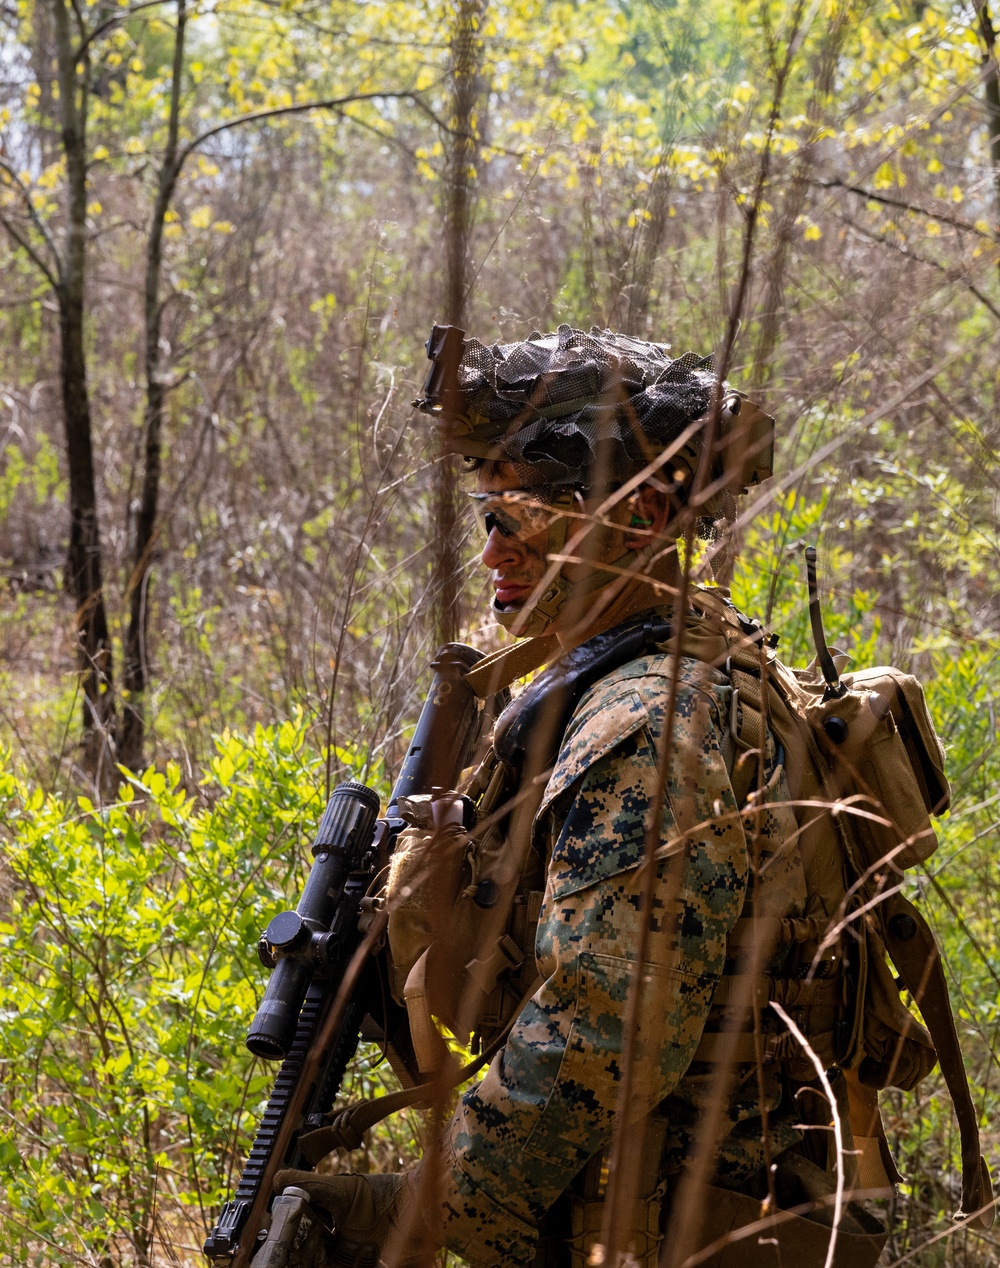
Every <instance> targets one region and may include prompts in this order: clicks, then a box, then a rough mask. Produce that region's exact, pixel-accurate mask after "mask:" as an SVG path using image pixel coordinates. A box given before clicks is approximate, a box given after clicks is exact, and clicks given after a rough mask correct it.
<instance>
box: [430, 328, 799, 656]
mask: <svg viewBox="0 0 1000 1268" xmlns="http://www.w3.org/2000/svg"><path fill="white" fill-rule="evenodd" d="M427 355H428V357H429V358H430V360H431V368H430V370H429V372H428V375H427V379H426V382H425V383H424V387H423V391H422V394H421V396H420V397H419V398H418V399H417V400H416V401H414V402H413V403H414V405H415V407H416V408H417V409H419V410H421V411H423V412H424V413H426V414H430V415H431V416H433V417H434V418H435V419H436V420H437V423H438V427H439V432H440V436H441V440H442V443H443V446H444V448H445V450H446V451H449V452H452V453H456V454H461V455H462V456H464V457H466V458H468V459H471V460H473V461H474V462H477V463H478V462H482V461H497V462H503V463H507V464H509V465H510V466H511V467H513V469H514V472H515V475H516V477H517V478H518V480H519V482H520V483H521V484H522V485H523V486H524V487H525V488H526V489H530V490H532V491H537V492H538V495H539V497H542V498H544V500H545V501H546V502H547V503H548V504H549V505H551V506H555V507H559V506H562V505H565V506H569V504H570V503H571V502H572V500H573V499H574V497H584V498H586V497H593V496H595V495H596V496H602V497H603V496H607V494H608V492H609V491H612V490H614V489H616V488H619V487H621V486H622V485H624V484H626V483H627V482H629V481H631V480H633V478H634V477H636V476H638V475H639V474H640V473H644V472H647V471H648V472H649V473H650V474H655V473H656V472H658V471H659V470H660V469H661V468H662V467H664V466H665V465H666V464H667V463H669V474H670V478H669V479H668V483H672V484H673V485H674V486H675V487H676V485H677V483H678V482H680V483H684V482H685V481H686V483H687V490H686V492H687V494H690V491H691V484H692V482H693V480H694V478H695V474H696V473H697V474H698V483H699V486H700V487H699V489H698V491H697V493H696V501H697V512H698V517H699V521H700V522H701V523H702V525H703V526H705V527H706V528H707V527H708V526H709V525H711V524H712V523H713V522H715V521H716V520H717V519H718V518H719V516H720V515H722V514H724V512H725V509H726V507H727V505H728V504H730V503H731V501H732V498H733V496H734V495H735V494H737V493H740V492H743V491H745V490H746V489H747V488H748V487H749V486H750V485H752V484H757V483H759V482H760V481H762V480H765V479H767V477H768V476H770V475H771V474H772V466H773V448H774V420H773V418H770V417H769V416H768V415H766V414H764V413H763V412H762V411H761V410H760V409H758V408H757V406H756V405H754V404H753V403H752V402H751V401H749V400H748V398H747V397H745V396H744V395H743V394H742V393H740V392H737V391H734V390H733V389H732V388H731V387H730V386H729V384H728V383H726V382H720V381H719V379H718V377H717V375H716V372H715V363H714V359H713V358H712V357H702V356H699V355H697V354H695V353H685V354H684V355H683V356H680V357H677V358H671V357H670V355H669V345H667V344H662V343H651V342H647V341H645V340H642V339H636V338H633V337H632V336H629V335H623V334H618V333H616V332H615V331H612V330H602V329H600V328H599V327H597V326H593V327H591V329H590V332H589V333H587V332H585V331H583V330H577V329H575V328H573V327H572V326H569V325H561V326H560V327H559V328H558V329H557V330H556V331H554V332H552V333H550V334H541V333H539V332H537V331H535V332H533V333H532V334H530V335H529V336H528V338H527V339H526V340H524V341H523V342H521V343H507V344H500V343H497V344H491V345H486V344H484V343H482V342H481V341H480V340H478V339H475V338H472V339H467V338H466V337H465V331H464V330H461V329H459V328H458V327H456V326H434V327H433V329H432V330H431V334H430V338H429V339H428V340H427ZM706 444H708V450H707V451H706ZM567 525H568V520H567V518H566V517H565V516H556V517H553V518H552V519H551V521H550V525H549V544H548V554H549V555H550V556H551V555H558V554H560V553H562V552H563V549H564V547H565V544H566V534H567ZM640 553H641V552H636V551H630V552H627V553H626V555H624V556H622V557H621V558H619V559H617V560H615V561H614V565H615V569H616V571H617V572H620V571H621V570H623V569H629V568H635V567H636V566H637V564H639V563H640V562H641V560H640V558H639V556H640ZM607 583H608V575H607V574H606V573H602V572H600V570H596V571H595V574H594V575H592V576H591V577H589V578H588V579H587V580H585V581H583V582H580V581H576V582H573V583H572V585H571V583H570V582H568V581H567V579H566V578H565V577H564V576H563V574H562V572H560V573H559V574H558V575H556V576H555V577H554V578H553V580H552V582H551V584H550V585H549V586H548V588H547V589H546V591H545V593H544V594H542V595H541V596H540V597H539V598H538V600H537V601H536V602H535V604H534V605H533V610H532V615H531V620H530V623H528V624H525V623H524V622H523V621H519V622H518V629H519V632H521V633H526V634H532V635H533V634H538V633H542V632H543V631H544V629H545V628H546V627H547V626H548V625H549V624H551V622H552V621H553V620H554V619H555V616H556V614H557V613H558V612H559V610H560V609H561V607H562V605H563V604H564V603H565V601H566V599H567V598H568V596H569V593H570V590H571V589H572V590H573V592H574V593H575V594H577V595H579V594H581V593H585V592H586V591H588V590H596V589H598V588H600V587H601V586H603V585H606V584H607ZM494 614H495V615H496V617H497V620H498V621H499V622H500V623H501V624H503V625H507V626H508V627H509V626H510V624H511V622H512V621H513V620H514V618H515V616H516V614H507V613H505V612H504V611H503V610H502V609H500V608H498V607H497V606H496V604H495V603H494Z"/></svg>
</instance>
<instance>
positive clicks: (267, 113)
mask: <svg viewBox="0 0 1000 1268" xmlns="http://www.w3.org/2000/svg"><path fill="white" fill-rule="evenodd" d="M361 101H412V102H413V103H414V104H415V105H421V104H422V103H421V101H420V98H419V97H418V96H417V94H416V93H414V92H359V93H350V94H349V95H348V96H346V97H330V98H329V99H327V100H325V101H303V102H299V103H297V104H296V105H294V106H274V107H270V108H268V109H266V110H251V111H249V112H248V113H247V114H240V115H236V116H235V117H234V118H232V119H224V120H223V122H222V123H216V124H214V125H213V126H212V127H211V128H206V129H205V131H204V132H201V133H199V134H198V136H196V137H195V138H194V139H193V140H192V141H189V142H188V143H187V145H185V146H184V148H183V149H182V150H181V152H180V153H179V154H178V155H177V163H176V168H177V174H178V175H179V174H180V170H181V168H182V167H183V166H184V164H185V162H186V161H187V160H188V159H189V158H190V157H191V155H192V154H193V153H194V151H195V150H197V149H198V147H199V146H201V145H204V143H205V142H206V141H208V140H210V139H211V138H212V137H214V136H218V135H219V134H220V133H222V132H229V131H231V130H232V129H233V128H238V127H241V126H242V125H243V124H244V123H258V122H260V121H262V120H264V119H278V118H280V117H281V116H282V115H291V114H304V113H305V112H306V111H308V110H339V109H340V108H341V107H342V106H350V105H353V104H354V103H355V102H361Z"/></svg>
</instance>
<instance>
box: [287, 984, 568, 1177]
mask: <svg viewBox="0 0 1000 1268" xmlns="http://www.w3.org/2000/svg"><path fill="white" fill-rule="evenodd" d="M542 980H543V979H542V978H541V977H540V976H539V977H536V978H535V980H534V981H533V982H532V983H531V985H530V986H529V987H528V989H527V990H526V991H525V992H524V994H523V995H522V996H521V999H520V1000H519V1002H518V1005H517V1007H516V1008H515V1009H514V1011H513V1012H512V1013H511V1016H510V1020H509V1021H508V1022H507V1025H506V1026H504V1028H503V1030H501V1032H500V1033H499V1035H497V1037H496V1039H494V1040H493V1042H492V1043H491V1044H490V1045H489V1047H487V1048H484V1049H483V1051H482V1052H481V1053H480V1054H479V1056H478V1057H476V1058H474V1060H472V1061H470V1062H469V1064H468V1065H465V1066H463V1067H462V1068H461V1069H460V1070H459V1071H458V1073H457V1074H456V1075H455V1077H454V1078H453V1079H451V1080H449V1083H448V1090H450V1089H451V1088H453V1087H458V1086H459V1084H461V1083H464V1082H465V1081H466V1079H470V1078H472V1076H473V1075H474V1074H475V1073H476V1071H477V1070H478V1069H480V1067H482V1066H484V1065H488V1064H489V1063H490V1062H491V1061H492V1060H493V1058H494V1057H495V1056H496V1054H497V1053H498V1052H499V1051H500V1049H501V1048H502V1047H503V1046H504V1044H505V1043H506V1042H507V1036H508V1035H509V1034H510V1030H511V1027H512V1026H513V1025H514V1022H515V1021H516V1020H517V1018H518V1015H519V1014H520V1012H521V1010H522V1009H523V1008H524V1006H525V1004H527V1002H528V1000H529V999H531V997H532V995H534V993H535V991H537V990H538V988H539V987H540V986H541V984H542ZM440 1095H441V1085H440V1083H439V1082H438V1081H437V1080H436V1079H428V1080H427V1082H425V1083H418V1084H417V1085H416V1086H415V1087H404V1088H400V1089H399V1091H398V1092H390V1093H389V1094H388V1095H387V1096H376V1097H372V1098H371V1099H370V1100H367V1101H358V1102H357V1103H356V1104H354V1105H349V1106H348V1107H347V1109H345V1110H341V1112H340V1113H339V1114H338V1115H337V1116H336V1118H334V1120H333V1122H332V1123H330V1125H329V1127H319V1128H317V1129H316V1130H315V1131H311V1132H306V1133H305V1135H303V1136H300V1137H299V1141H298V1146H299V1149H301V1150H302V1153H303V1154H304V1156H305V1157H306V1158H307V1159H308V1161H309V1162H310V1163H311V1164H312V1166H314V1167H315V1165H316V1164H317V1163H318V1162H319V1161H320V1159H321V1158H325V1157H326V1155H327V1154H328V1153H331V1152H332V1151H333V1150H334V1149H360V1148H361V1145H362V1143H363V1142H362V1138H363V1136H364V1134H365V1132H366V1131H368V1129H369V1128H371V1127H374V1126H375V1124H376V1123H381V1122H382V1120H383V1119H384V1118H388V1117H389V1115H390V1114H395V1113H397V1111H399V1110H403V1109H409V1107H410V1106H411V1105H417V1104H418V1103H419V1102H420V1101H431V1100H433V1099H434V1097H435V1096H440Z"/></svg>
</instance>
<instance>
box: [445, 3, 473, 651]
mask: <svg viewBox="0 0 1000 1268" xmlns="http://www.w3.org/2000/svg"><path fill="white" fill-rule="evenodd" d="M485 12H486V0H457V4H456V7H455V23H454V26H453V28H452V43H451V79H452V90H451V91H452V117H451V127H452V135H451V153H450V160H449V164H448V188H447V195H446V197H447V203H446V206H445V261H446V274H445V301H444V308H445V321H446V322H447V323H448V324H449V325H452V326H461V325H462V324H463V319H464V316H465V306H466V297H467V293H468V290H469V285H470V272H471V270H470V267H469V242H470V238H471V234H472V222H473V215H474V210H475V188H474V187H475V179H476V151H477V147H476V105H477V102H478V100H479V97H480V94H481V92H482V84H481V52H482V44H481V42H480V39H479V36H478V31H479V26H480V23H481V22H482V19H483V16H484V15H485ZM459 479H460V467H459V463H458V460H457V459H456V458H455V457H454V456H452V455H448V454H444V453H441V454H440V455H439V459H438V464H437V473H436V479H435V498H434V500H435V511H436V514H435V534H434V579H433V588H434V624H435V627H436V630H437V639H438V642H439V643H451V642H454V640H455V639H456V638H457V637H458V631H459V629H460V626H461V562H462V561H461V555H460V536H461V534H460V527H461V525H460V522H459V513H458V488H457V486H458V483H459Z"/></svg>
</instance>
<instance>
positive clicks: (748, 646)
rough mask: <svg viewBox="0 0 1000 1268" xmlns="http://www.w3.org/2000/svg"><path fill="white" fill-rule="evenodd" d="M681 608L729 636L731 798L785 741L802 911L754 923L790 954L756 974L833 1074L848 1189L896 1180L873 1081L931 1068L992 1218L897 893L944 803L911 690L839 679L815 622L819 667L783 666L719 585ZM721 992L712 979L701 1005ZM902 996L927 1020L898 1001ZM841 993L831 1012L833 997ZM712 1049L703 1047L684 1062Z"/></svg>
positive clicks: (920, 948) (921, 704) (786, 1052)
mask: <svg viewBox="0 0 1000 1268" xmlns="http://www.w3.org/2000/svg"><path fill="white" fill-rule="evenodd" d="M692 605H693V607H694V608H695V609H696V610H699V611H701V612H702V613H703V614H704V616H705V617H706V618H707V619H708V621H709V622H710V624H711V625H712V627H713V631H719V632H721V634H722V636H723V638H724V640H725V643H726V648H727V655H726V660H725V668H726V671H727V672H728V674H729V677H730V680H731V682H732V686H733V706H732V712H731V719H730V720H731V729H730V736H731V742H732V744H733V746H734V749H735V763H734V767H733V775H732V782H733V787H734V791H735V792H736V795H737V800H738V801H740V803H741V804H745V803H747V802H752V799H753V797H754V792H755V789H754V780H755V778H756V775H757V769H758V764H757V761H756V755H757V754H758V753H760V752H761V751H762V747H763V744H764V737H765V732H766V730H767V729H769V730H770V731H771V733H772V735H773V737H774V739H775V742H776V743H778V744H780V745H781V747H782V749H783V750H784V764H785V774H786V778H787V781H788V786H789V791H790V793H791V797H792V801H793V807H794V811H795V816H796V821H797V823H798V826H799V840H798V850H799V855H800V858H801V861H802V867H803V873H804V878H805V886H806V907H805V915H804V917H803V918H799V919H784V920H777V921H775V922H774V924H775V925H776V927H775V928H772V929H769V930H765V931H763V933H762V931H761V930H760V929H759V928H758V929H757V930H756V936H757V937H761V936H764V937H765V938H767V939H768V941H769V945H770V946H771V947H772V948H773V949H774V950H776V951H778V952H780V951H781V950H782V949H787V950H790V951H793V952H794V954H792V955H791V956H790V957H788V958H787V959H786V964H787V966H788V967H787V968H786V972H787V973H788V976H784V975H783V974H773V975H771V973H773V970H772V971H771V973H769V972H768V971H765V974H764V983H762V984H761V987H762V989H761V995H760V996H759V998H761V999H762V1002H764V1001H765V1000H773V999H778V1000H781V998H782V997H783V996H787V997H788V998H790V999H793V1000H794V1008H791V1009H790V1011H792V1012H793V1013H794V1015H795V1018H796V1021H797V1024H798V1027H799V1029H800V1030H801V1031H802V1032H803V1033H804V1035H805V1037H806V1038H807V1039H808V1041H809V1046H810V1048H811V1049H812V1050H813V1052H814V1053H815V1054H816V1055H817V1056H818V1057H819V1058H820V1059H821V1060H822V1061H823V1063H824V1064H825V1065H826V1066H827V1067H837V1068H839V1069H840V1070H842V1071H843V1073H844V1075H845V1080H846V1084H847V1092H848V1104H849V1112H850V1122H851V1129H852V1135H853V1137H854V1144H855V1148H856V1149H857V1150H858V1157H857V1164H856V1170H855V1175H854V1177H853V1179H854V1182H855V1184H856V1186H857V1187H859V1188H865V1189H880V1188H883V1187H885V1186H887V1185H889V1184H892V1183H895V1182H896V1181H898V1180H899V1179H900V1178H901V1177H900V1176H899V1175H898V1173H897V1171H896V1169H895V1166H894V1164H893V1161H892V1158H891V1155H890V1153H889V1149H888V1145H887V1143H886V1139H885V1132H884V1128H883V1125H882V1119H881V1115H880V1113H879V1108H878V1096H877V1094H878V1091H879V1090H881V1089H882V1088H886V1087H895V1088H899V1089H901V1090H903V1091H910V1090H912V1089H913V1088H914V1087H915V1086H916V1085H917V1084H918V1083H919V1082H920V1080H921V1079H922V1078H924V1077H925V1076H926V1075H927V1074H928V1073H929V1072H930V1071H931V1070H932V1069H933V1067H934V1065H935V1064H936V1063H938V1062H940V1065H941V1071H942V1074H943V1075H944V1079H945V1083H946V1084H947V1087H948V1091H949V1093H950V1095H951V1098H952V1101H953V1103H954V1105H955V1113H956V1117H957V1119H958V1126H959V1133H960V1139H961V1154H962V1214H963V1215H965V1216H970V1217H972V1216H974V1217H975V1218H974V1219H973V1220H972V1222H973V1223H974V1224H977V1225H978V1226H979V1227H984V1228H985V1227H989V1226H990V1225H991V1224H992V1222H993V1208H992V1205H990V1204H991V1203H992V1186H991V1182H990V1175H989V1170H988V1168H987V1165H986V1161H985V1159H984V1158H983V1157H982V1156H981V1153H980V1145H979V1127H978V1118H977V1115H976V1111H975V1106H974V1104H973V1101H972V1095H971V1091H970V1089H969V1083H968V1078H967V1075H966V1070H965V1063H964V1060H963V1057H962V1052H961V1046H960V1043H959V1038H958V1032H957V1029H956V1025H955V1018H954V1014H953V1012H952V1009H951V1004H950V1001H949V998H948V988H947V982H946V980H945V976H944V971H943V968H942V964H941V957H940V953H939V951H938V947H937V943H936V941H935V938H934V934H933V933H932V931H931V929H930V927H929V926H928V924H927V922H926V921H925V920H924V918H923V916H922V915H921V914H920V912H919V911H918V910H917V908H916V907H915V906H914V905H913V904H912V903H911V902H910V901H909V900H908V899H907V898H906V897H905V896H904V895H903V893H902V892H901V887H902V883H903V879H904V873H905V871H906V870H907V869H908V868H912V867H915V866H918V865H919V864H921V863H923V862H925V861H926V860H927V859H928V858H929V857H930V856H931V855H932V854H933V853H934V851H935V850H936V848H937V838H936V836H935V833H934V829H933V827H932V825H931V815H938V814H941V813H942V812H943V811H945V810H947V809H948V805H949V799H950V789H949V786H948V780H947V777H946V776H945V771H944V750H943V748H942V745H941V741H940V740H939V738H938V736H937V733H936V731H935V730H934V724H933V722H932V721H931V718H930V714H929V713H928V710H927V704H926V701H925V699H924V693H923V689H922V688H921V686H920V683H919V682H918V681H917V679H916V678H914V677H912V676H911V675H909V674H905V673H903V672H901V671H900V670H898V669H895V668H892V667H878V668H873V669H865V670H860V671H858V672H855V673H851V674H845V675H843V677H840V676H839V675H838V674H837V673H836V670H835V667H834V665H833V664H832V657H830V655H829V653H828V652H827V649H826V647H825V644H824V643H823V641H822V632H821V628H820V630H819V633H818V637H817V644H818V653H819V654H818V657H817V664H816V666H814V667H811V668H810V669H808V670H792V669H789V668H788V667H787V666H786V665H784V664H782V662H781V661H780V660H778V658H777V657H776V656H775V654H774V644H775V643H776V641H777V640H776V639H774V638H773V637H772V636H770V635H769V634H768V633H767V631H766V630H764V628H763V627H762V626H761V624H760V623H759V622H758V621H754V620H750V619H749V618H747V617H746V616H745V615H744V614H743V613H741V612H740V611H738V609H736V607H735V606H734V605H733V604H732V603H731V602H730V601H729V599H728V596H727V595H725V594H724V592H722V591H719V590H698V591H696V592H695V593H694V594H693V596H692ZM816 628H817V622H816V620H815V618H814V631H816ZM717 657H718V653H716V657H715V659H717ZM824 658H825V659H826V662H827V663H826V665H825V666H823V672H821V671H820V666H821V665H822V662H823V660H824ZM705 659H711V657H708V656H705ZM752 922H753V918H752V917H751V918H749V919H746V918H742V917H741V919H740V920H738V921H737V924H736V926H735V928H734V929H733V931H732V932H731V934H730V949H731V951H732V953H733V958H737V957H738V955H739V952H740V950H741V948H743V947H745V946H746V945H748V943H749V941H750V939H751V936H752V933H753V931H752V930H751V929H750V928H749V927H748V926H749V925H751V924H752ZM888 958H891V961H892V965H893V966H894V967H895V970H896V973H897V974H898V978H896V977H894V975H893V972H892V970H891V968H890V965H889V963H888ZM776 959H777V960H778V961H780V960H781V959H782V957H781V955H780V954H779V955H777V956H775V955H772V956H771V963H772V964H773V963H774V961H775V960H776ZM765 984H766V994H765V991H764V989H763V988H764V986H765ZM831 985H832V986H833V989H832V990H831ZM733 989H734V988H733V984H732V982H731V980H727V978H726V977H723V979H722V981H721V982H720V986H719V989H718V991H717V994H716V1001H717V1003H716V1004H713V1007H716V1006H722V1005H723V1004H724V1002H725V1000H726V999H727V998H730V997H732V994H733ZM903 990H905V991H907V992H908V993H909V995H910V997H911V998H912V1000H913V1002H914V1004H915V1005H916V1006H917V1007H918V1008H919V1010H920V1013H921V1016H922V1017H923V1018H924V1021H925V1022H926V1027H925V1026H924V1025H922V1024H921V1023H920V1022H919V1021H918V1020H917V1019H916V1017H915V1016H914V1015H913V1013H912V1012H911V1011H910V1009H909V1008H907V1006H906V1004H905V1003H904V1002H903V999H902V997H901V992H902V991H903ZM838 996H839V1006H834V1007H831V997H834V998H836V997H838ZM705 1038H706V1039H707V1040H712V1039H713V1038H716V1036H711V1035H707V1036H706V1037H705ZM741 1038H742V1036H741ZM749 1038H752V1036H750V1037H749ZM706 1048H708V1049H710V1048H711V1044H710V1043H709V1044H708V1045H706ZM713 1055H714V1054H713V1053H712V1051H710V1050H699V1052H697V1053H696V1059H703V1060H712V1058H713ZM767 1055H768V1056H770V1057H772V1058H773V1059H776V1060H778V1061H780V1062H781V1064H782V1065H783V1067H784V1068H785V1070H786V1072H787V1073H788V1074H789V1076H790V1077H791V1078H792V1079H801V1080H803V1081H806V1080H810V1079H813V1078H814V1077H815V1067H814V1065H813V1062H812V1060H811V1059H810V1058H809V1057H808V1056H807V1054H806V1053H804V1052H803V1050H802V1048H801V1047H800V1046H799V1044H798V1043H797V1042H796V1041H795V1040H794V1039H793V1038H792V1036H791V1035H790V1034H789V1033H787V1032H786V1033H784V1034H779V1035H777V1036H773V1037H772V1038H771V1039H770V1041H769V1051H768V1052H767ZM983 1208H987V1209H985V1210H984V1209H983Z"/></svg>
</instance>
